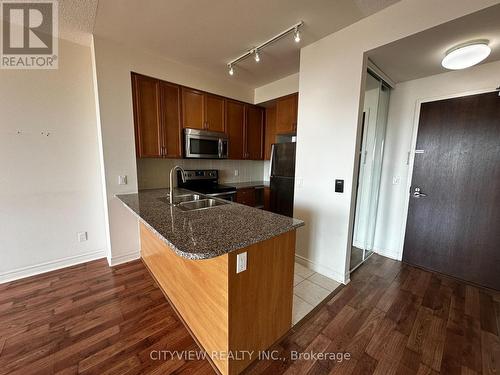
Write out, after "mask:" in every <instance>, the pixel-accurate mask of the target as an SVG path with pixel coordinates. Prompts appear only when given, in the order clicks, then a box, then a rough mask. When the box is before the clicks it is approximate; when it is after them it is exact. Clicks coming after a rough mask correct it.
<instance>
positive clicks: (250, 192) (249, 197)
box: [236, 188, 255, 207]
mask: <svg viewBox="0 0 500 375" xmlns="http://www.w3.org/2000/svg"><path fill="white" fill-rule="evenodd" d="M236 202H238V203H241V204H245V205H247V206H251V207H254V206H255V189H254V188H248V189H238V190H237V191H236Z"/></svg>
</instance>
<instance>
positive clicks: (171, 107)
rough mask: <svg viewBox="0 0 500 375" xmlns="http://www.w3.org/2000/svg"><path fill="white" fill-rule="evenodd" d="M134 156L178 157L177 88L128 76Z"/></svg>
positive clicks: (178, 119)
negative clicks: (131, 104)
mask: <svg viewBox="0 0 500 375" xmlns="http://www.w3.org/2000/svg"><path fill="white" fill-rule="evenodd" d="M132 97H133V105H134V125H135V143H136V154H137V157H139V158H160V157H181V155H182V151H181V137H180V136H181V129H180V87H179V86H178V85H174V84H170V83H166V82H162V81H160V80H157V79H154V78H150V77H146V76H142V75H139V74H135V73H133V74H132Z"/></svg>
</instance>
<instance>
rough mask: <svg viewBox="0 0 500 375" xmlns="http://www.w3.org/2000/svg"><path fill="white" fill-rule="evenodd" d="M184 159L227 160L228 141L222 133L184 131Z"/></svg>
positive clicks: (195, 130) (194, 130)
mask: <svg viewBox="0 0 500 375" xmlns="http://www.w3.org/2000/svg"><path fill="white" fill-rule="evenodd" d="M184 142H185V143H184V146H185V147H184V153H185V155H184V156H185V157H186V158H196V159H227V147H228V146H227V145H228V139H227V136H226V135H225V134H224V133H218V132H210V131H206V130H197V129H184Z"/></svg>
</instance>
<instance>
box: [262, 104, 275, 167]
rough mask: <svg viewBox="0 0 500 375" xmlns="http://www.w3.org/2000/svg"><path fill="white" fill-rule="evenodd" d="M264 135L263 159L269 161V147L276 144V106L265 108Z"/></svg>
mask: <svg viewBox="0 0 500 375" xmlns="http://www.w3.org/2000/svg"><path fill="white" fill-rule="evenodd" d="M265 116H266V121H265V123H266V126H265V134H264V159H265V160H271V147H272V144H273V143H276V106H273V107H269V108H266V112H265Z"/></svg>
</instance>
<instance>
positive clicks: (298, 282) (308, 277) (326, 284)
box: [292, 262, 340, 325]
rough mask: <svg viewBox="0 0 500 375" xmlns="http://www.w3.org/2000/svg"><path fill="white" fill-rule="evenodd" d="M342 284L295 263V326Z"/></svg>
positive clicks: (293, 320)
mask: <svg viewBox="0 0 500 375" xmlns="http://www.w3.org/2000/svg"><path fill="white" fill-rule="evenodd" d="M339 286H340V283H338V282H336V281H335V280H332V279H330V278H328V277H326V276H323V275H320V274H319V273H316V272H314V271H313V270H310V269H309V268H306V267H304V266H303V265H301V264H299V263H297V262H296V263H295V274H294V288H293V318H292V323H293V325H295V324H297V323H298V322H299V321H300V320H301V319H302V318H303V317H304V316H306V315H307V314H308V313H309V312H310V311H311V310H312V309H314V308H315V307H316V306H317V305H318V304H320V303H321V301H323V300H324V299H325V298H326V297H327V296H328V295H329V294H330V293H332V292H333V291H334V290H335V289H337V288H338V287H339Z"/></svg>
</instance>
